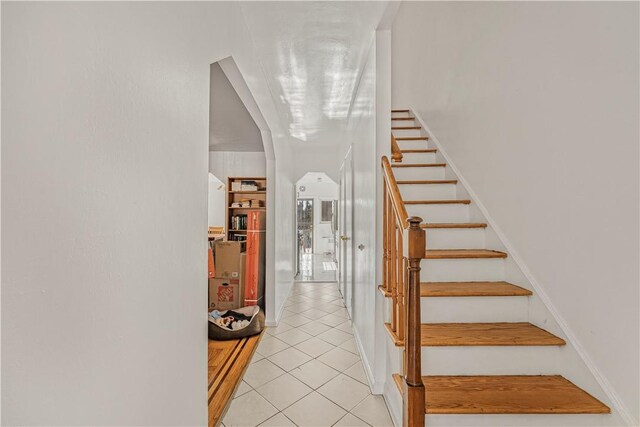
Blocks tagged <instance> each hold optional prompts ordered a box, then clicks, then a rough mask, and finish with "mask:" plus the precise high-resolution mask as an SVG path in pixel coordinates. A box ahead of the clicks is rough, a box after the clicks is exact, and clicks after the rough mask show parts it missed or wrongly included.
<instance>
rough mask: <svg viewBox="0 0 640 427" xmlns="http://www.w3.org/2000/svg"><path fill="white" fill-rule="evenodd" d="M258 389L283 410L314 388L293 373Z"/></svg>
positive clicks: (270, 401)
mask: <svg viewBox="0 0 640 427" xmlns="http://www.w3.org/2000/svg"><path fill="white" fill-rule="evenodd" d="M256 391H257V392H258V393H260V395H261V396H262V397H264V398H265V399H267V400H268V401H269V403H271V404H272V405H273V406H275V407H276V408H278V409H279V410H281V411H282V410H283V409H285V408H286V407H288V406H290V405H291V404H293V403H295V402H296V401H298V400H300V399H302V398H303V397H304V396H306V395H307V394H309V393H311V392H312V391H313V390H312V389H311V388H310V387H308V386H307V385H306V384H304V383H303V382H301V381H300V380H298V379H296V378H295V377H293V376H292V375H290V374H284V375H282V376H280V377H278V378H276V379H275V380H272V381H269V382H268V383H266V384H264V385H261V386H260V387H258V388H257V389H256Z"/></svg>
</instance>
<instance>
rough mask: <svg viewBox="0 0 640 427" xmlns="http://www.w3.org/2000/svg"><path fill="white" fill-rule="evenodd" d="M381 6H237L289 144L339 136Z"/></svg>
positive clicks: (316, 3) (351, 3)
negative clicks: (249, 34) (263, 72)
mask: <svg viewBox="0 0 640 427" xmlns="http://www.w3.org/2000/svg"><path fill="white" fill-rule="evenodd" d="M387 3H388V2H386V1H381V2H356V1H349V2H321V1H311V2H304V1H297V2H243V3H242V10H243V14H244V15H245V19H246V20H247V24H248V26H249V29H250V32H251V35H252V39H253V42H254V45H255V48H256V52H257V54H258V55H259V59H260V61H261V62H262V64H263V66H264V69H265V74H266V76H267V80H268V81H269V85H270V90H271V92H272V96H273V97H274V101H275V103H276V105H277V108H278V110H279V115H280V117H281V118H282V120H283V121H284V125H285V127H286V128H288V131H289V134H290V135H291V137H293V138H294V140H299V141H307V142H321V143H322V142H326V141H332V142H334V143H335V138H338V137H340V136H342V135H343V132H344V130H345V129H346V123H347V118H348V114H349V109H350V107H351V103H352V100H353V98H354V95H355V89H356V87H357V80H358V78H359V76H360V74H361V71H362V68H363V66H364V62H365V60H366V57H367V54H368V50H369V47H370V45H371V41H372V40H373V34H374V31H375V29H376V27H377V26H378V24H379V22H380V20H381V18H382V16H383V14H384V11H385V8H386V7H387Z"/></svg>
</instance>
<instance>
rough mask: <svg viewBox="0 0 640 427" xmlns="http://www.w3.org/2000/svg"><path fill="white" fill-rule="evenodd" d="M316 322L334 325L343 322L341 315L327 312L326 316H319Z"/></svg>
mask: <svg viewBox="0 0 640 427" xmlns="http://www.w3.org/2000/svg"><path fill="white" fill-rule="evenodd" d="M318 322H322V323H324V324H325V325H329V326H331V327H335V326H338V325H339V324H341V323H343V322H344V319H343V318H342V317H338V316H334V315H333V314H327V315H326V316H324V317H321V318H319V319H318Z"/></svg>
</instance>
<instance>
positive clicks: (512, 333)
mask: <svg viewBox="0 0 640 427" xmlns="http://www.w3.org/2000/svg"><path fill="white" fill-rule="evenodd" d="M385 326H387V332H389V333H390V334H391V338H392V339H393V341H394V344H395V345H396V346H398V347H400V346H404V340H400V339H398V337H397V336H396V335H395V333H394V332H393V331H391V328H390V325H389V324H385ZM420 327H421V333H420V335H421V345H422V346H423V347H445V346H456V347H458V346H461V347H467V346H501V347H502V346H550V345H565V344H566V343H565V341H564V340H563V339H562V338H559V337H557V336H555V335H553V334H551V333H549V332H547V331H545V330H544V329H541V328H538V327H537V326H535V325H532V324H531V323H528V322H514V323H511V322H492V323H423V324H422V325H421V326H420Z"/></svg>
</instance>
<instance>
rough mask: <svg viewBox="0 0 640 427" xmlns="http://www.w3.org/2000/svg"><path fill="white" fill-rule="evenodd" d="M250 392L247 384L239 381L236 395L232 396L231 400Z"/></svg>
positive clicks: (250, 388)
mask: <svg viewBox="0 0 640 427" xmlns="http://www.w3.org/2000/svg"><path fill="white" fill-rule="evenodd" d="M251 390H253V388H252V387H251V386H250V385H249V384H247V383H246V382H244V381H241V382H240V385H239V386H238V388H237V389H236V394H234V395H233V398H234V399H235V398H236V397H240V396H242V395H243V394H245V393H248V392H250V391H251Z"/></svg>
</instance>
